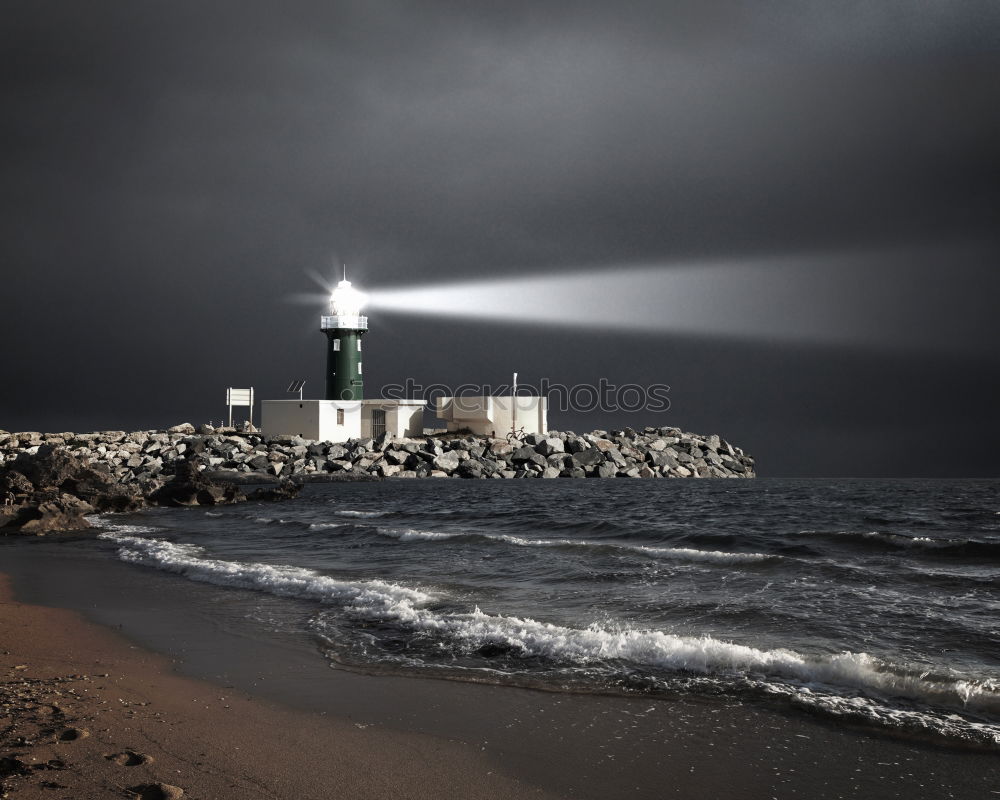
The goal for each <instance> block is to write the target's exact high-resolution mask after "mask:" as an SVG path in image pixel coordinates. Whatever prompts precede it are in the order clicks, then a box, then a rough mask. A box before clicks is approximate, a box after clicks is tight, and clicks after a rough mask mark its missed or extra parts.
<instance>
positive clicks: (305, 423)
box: [260, 400, 361, 442]
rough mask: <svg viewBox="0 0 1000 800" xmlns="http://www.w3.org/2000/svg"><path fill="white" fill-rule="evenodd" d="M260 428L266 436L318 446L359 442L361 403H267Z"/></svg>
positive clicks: (355, 401)
mask: <svg viewBox="0 0 1000 800" xmlns="http://www.w3.org/2000/svg"><path fill="white" fill-rule="evenodd" d="M260 427H261V431H262V432H263V433H264V435H265V436H301V437H302V438H303V439H313V440H315V441H318V442H346V441H347V440H348V439H358V438H360V437H361V401H360V400H353V401H344V400H264V401H263V402H262V403H261V421H260Z"/></svg>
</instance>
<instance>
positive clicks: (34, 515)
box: [0, 423, 755, 533]
mask: <svg viewBox="0 0 1000 800" xmlns="http://www.w3.org/2000/svg"><path fill="white" fill-rule="evenodd" d="M754 476H755V472H754V459H753V457H752V456H750V455H748V454H746V453H744V452H743V450H741V449H740V448H739V447H735V446H733V445H732V444H730V443H729V442H727V441H725V440H724V439H722V438H720V437H719V436H716V435H712V436H700V435H698V434H693V433H687V432H684V431H681V430H680V429H679V428H671V427H661V428H643V429H642V430H633V429H631V428H626V429H625V430H623V431H611V432H607V431H594V432H592V433H585V434H575V433H573V432H556V431H551V432H549V433H548V434H545V435H542V434H528V435H526V436H524V437H523V438H521V439H513V440H510V441H508V440H507V439H492V438H489V437H482V436H475V435H471V434H470V435H461V434H447V435H442V436H429V437H421V438H413V439H401V438H396V439H394V438H392V437H389V436H380V437H378V438H376V439H370V438H369V439H352V440H350V441H347V442H343V443H338V444H334V443H330V442H314V441H309V440H306V439H301V438H299V437H289V436H278V437H264V436H262V435H260V434H258V433H255V432H242V433H238V432H236V431H235V430H233V429H220V430H215V429H211V428H208V427H207V426H202V428H201V429H199V430H196V429H195V428H194V426H192V425H190V424H188V423H184V424H182V425H177V426H174V427H173V428H169V429H167V430H164V431H133V432H125V431H101V432H97V433H38V432H20V433H8V432H6V431H0V497H2V499H3V501H4V506H3V510H2V514H0V532H4V533H9V532H15V531H17V532H22V533H45V532H47V531H51V530H74V529H77V528H82V527H88V523H87V521H86V519H85V516H86V515H87V514H92V513H95V512H103V511H134V510H137V509H139V508H143V507H145V506H150V505H215V504H220V503H236V502H242V501H245V500H279V499H287V498H290V497H294V496H295V494H297V492H298V488H299V486H300V485H301V484H302V483H303V482H306V481H312V480H337V479H342V480H343V479H346V480H366V479H367V480H371V479H380V478H393V477H395V478H494V479H501V478H592V477H596V478H614V477H627V478H752V477H754ZM248 483H249V484H253V483H277V484H278V485H277V486H272V487H268V488H258V489H256V490H253V491H251V492H249V493H247V492H244V491H243V489H241V488H240V486H239V484H248Z"/></svg>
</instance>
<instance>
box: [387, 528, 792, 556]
mask: <svg viewBox="0 0 1000 800" xmlns="http://www.w3.org/2000/svg"><path fill="white" fill-rule="evenodd" d="M377 531H378V533H380V534H382V535H383V536H389V537H391V538H394V539H398V540H400V541H403V542H418V541H420V542H433V541H443V540H446V539H456V538H466V539H485V540H487V541H491V542H503V543H505V544H510V545H514V546H515V547H576V548H586V549H591V550H594V549H598V550H605V551H612V552H613V551H616V550H621V551H627V552H633V553H640V554H642V555H645V556H650V557H653V558H666V559H669V560H672V561H690V562H708V563H715V564H746V563H751V562H757V561H766V560H769V559H778V558H780V556H777V555H772V554H769V553H729V552H725V551H722V550H698V549H695V548H693V547H652V546H649V545H639V544H637V545H628V544H616V543H614V542H602V541H593V540H587V539H529V538H527V537H524V536H514V535H512V534H506V533H478V532H477V533H461V532H459V533H443V532H437V531H419V530H414V529H410V528H407V529H398V528H378V529H377Z"/></svg>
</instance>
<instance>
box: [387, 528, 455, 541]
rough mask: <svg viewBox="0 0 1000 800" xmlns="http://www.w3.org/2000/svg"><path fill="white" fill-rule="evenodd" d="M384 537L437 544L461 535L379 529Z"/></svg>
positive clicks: (407, 529) (409, 529)
mask: <svg viewBox="0 0 1000 800" xmlns="http://www.w3.org/2000/svg"><path fill="white" fill-rule="evenodd" d="M377 531H378V533H380V534H381V535H382V536H388V537H390V538H391V539H398V540H399V541H401V542H437V541H442V540H444V539H454V538H455V537H456V536H461V535H462V534H460V533H441V532H439V531H419V530H416V529H415V528H377Z"/></svg>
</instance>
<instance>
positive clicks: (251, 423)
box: [250, 386, 253, 428]
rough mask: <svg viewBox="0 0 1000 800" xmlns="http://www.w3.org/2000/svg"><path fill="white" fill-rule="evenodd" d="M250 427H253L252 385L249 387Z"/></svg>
mask: <svg viewBox="0 0 1000 800" xmlns="http://www.w3.org/2000/svg"><path fill="white" fill-rule="evenodd" d="M250 427H251V428H252V427H253V387H252V386H251V387H250Z"/></svg>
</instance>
